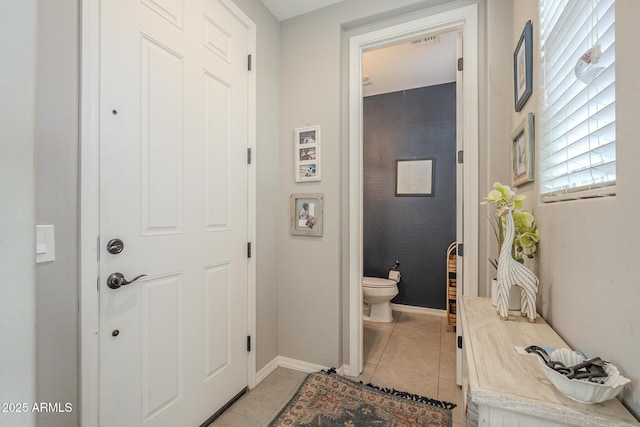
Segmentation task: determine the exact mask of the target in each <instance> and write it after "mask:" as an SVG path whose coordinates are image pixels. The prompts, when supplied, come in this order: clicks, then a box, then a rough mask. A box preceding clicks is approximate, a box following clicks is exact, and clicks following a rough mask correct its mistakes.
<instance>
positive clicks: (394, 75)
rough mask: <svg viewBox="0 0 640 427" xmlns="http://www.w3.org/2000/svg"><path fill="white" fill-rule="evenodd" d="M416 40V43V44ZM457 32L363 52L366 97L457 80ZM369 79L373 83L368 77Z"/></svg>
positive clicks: (364, 91) (419, 38) (364, 93)
mask: <svg viewBox="0 0 640 427" xmlns="http://www.w3.org/2000/svg"><path fill="white" fill-rule="evenodd" d="M412 41H415V43H412ZM456 41H457V33H455V32H448V33H442V34H439V35H428V36H420V37H416V38H413V39H411V40H407V41H404V42H402V43H399V44H396V45H392V46H389V47H384V48H381V49H376V50H371V51H368V52H365V53H364V54H363V55H362V74H363V83H365V84H364V86H363V89H362V93H363V95H364V96H372V95H379V94H382V93H390V92H398V91H401V90H406V89H415V88H419V87H425V86H433V85H438V84H442V83H450V82H454V81H456V63H457V62H456V56H457V55H456ZM367 77H368V78H369V82H370V83H369V84H366V82H364V80H365V79H366V78H367Z"/></svg>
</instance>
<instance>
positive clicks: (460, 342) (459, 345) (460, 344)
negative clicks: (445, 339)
mask: <svg viewBox="0 0 640 427" xmlns="http://www.w3.org/2000/svg"><path fill="white" fill-rule="evenodd" d="M458 348H459V349H460V350H462V335H458Z"/></svg>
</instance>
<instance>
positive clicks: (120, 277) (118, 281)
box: [107, 273, 146, 289]
mask: <svg viewBox="0 0 640 427" xmlns="http://www.w3.org/2000/svg"><path fill="white" fill-rule="evenodd" d="M144 276H146V274H141V275H139V276H137V277H134V278H133V280H127V279H125V277H124V274H122V273H111V274H110V275H109V277H107V286H109V287H110V288H111V289H118V288H120V287H121V286H124V285H128V284H129V283H133V282H135V281H136V280H138V279H139V278H141V277H144Z"/></svg>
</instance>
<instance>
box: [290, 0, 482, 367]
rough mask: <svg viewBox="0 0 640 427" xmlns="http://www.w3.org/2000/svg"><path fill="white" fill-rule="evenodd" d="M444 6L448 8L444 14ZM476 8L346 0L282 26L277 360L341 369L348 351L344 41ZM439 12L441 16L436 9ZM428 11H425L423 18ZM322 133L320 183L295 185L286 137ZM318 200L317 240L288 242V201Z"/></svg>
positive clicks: (410, 1) (405, 1)
mask: <svg viewBox="0 0 640 427" xmlns="http://www.w3.org/2000/svg"><path fill="white" fill-rule="evenodd" d="M442 3H446V5H444V6H443V5H442ZM469 3H475V1H454V2H445V1H442V0H440V1H438V0H433V1H416V0H396V1H394V2H389V1H387V0H368V1H361V0H345V1H343V2H340V3H337V4H334V5H332V6H328V7H325V8H323V9H320V10H317V11H315V12H311V13H308V14H305V15H302V16H299V17H296V18H292V19H290V20H287V21H284V22H282V23H281V30H280V31H281V46H280V52H281V56H280V59H281V63H280V70H281V72H280V81H281V90H280V165H281V174H280V180H279V186H280V191H281V193H280V199H279V220H278V230H279V231H278V233H279V238H278V250H279V254H278V256H279V263H278V265H279V268H278V280H279V346H278V348H279V352H280V354H281V355H283V356H286V357H290V358H293V359H298V360H304V361H308V362H312V363H316V364H320V365H324V366H336V367H340V366H342V365H343V364H344V363H346V362H347V360H346V357H345V355H343V348H345V344H346V343H348V326H349V325H348V323H349V322H348V317H346V316H347V314H348V311H347V310H348V290H349V289H348V288H349V287H348V285H347V279H346V277H347V270H346V268H347V266H348V262H349V259H348V246H347V242H348V236H349V230H348V200H349V196H350V195H349V193H348V171H347V169H346V164H347V162H348V144H347V139H346V137H345V131H346V126H347V123H348V121H347V119H348V118H347V115H346V113H347V110H346V107H347V104H346V101H345V100H346V95H347V90H348V87H347V80H346V76H345V72H346V69H347V62H346V59H345V58H346V55H347V53H348V51H347V50H346V48H345V44H344V41H345V38H344V37H345V36H344V34H345V33H344V31H349V32H350V34H351V33H353V32H357V31H361V32H364V31H366V30H367V29H370V28H371V27H372V26H376V25H377V26H381V25H382V24H381V21H383V20H388V21H387V22H394V20H395V22H396V23H397V21H398V19H399V18H398V17H399V16H400V15H402V14H405V13H408V12H416V11H417V13H424V14H425V15H426V14H427V13H429V12H433V11H438V12H439V11H443V10H449V9H452V8H455V7H459V6H461V5H466V4H469ZM438 5H439V6H438ZM428 7H434V8H433V9H430V10H425V8H428ZM307 125H320V126H321V129H322V181H321V182H317V183H295V181H294V176H293V161H294V157H293V149H292V141H293V132H294V129H295V128H297V127H301V126H307ZM292 193H323V194H324V236H323V237H321V238H317V237H304V236H292V235H290V233H289V196H290V194H292Z"/></svg>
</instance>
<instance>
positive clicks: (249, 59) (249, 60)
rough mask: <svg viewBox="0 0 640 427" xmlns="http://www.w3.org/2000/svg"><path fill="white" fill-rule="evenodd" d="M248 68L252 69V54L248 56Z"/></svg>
mask: <svg viewBox="0 0 640 427" xmlns="http://www.w3.org/2000/svg"><path fill="white" fill-rule="evenodd" d="M247 70H249V71H251V54H249V55H248V56H247Z"/></svg>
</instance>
